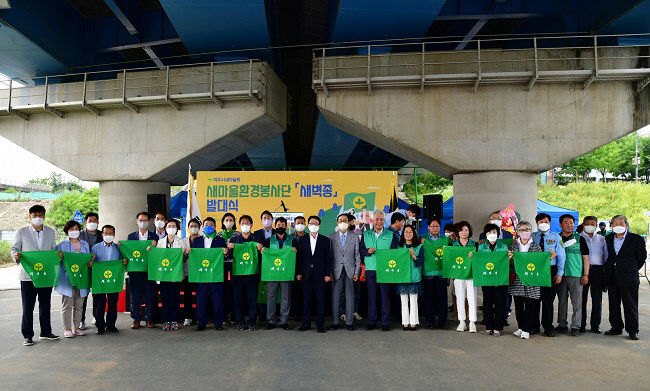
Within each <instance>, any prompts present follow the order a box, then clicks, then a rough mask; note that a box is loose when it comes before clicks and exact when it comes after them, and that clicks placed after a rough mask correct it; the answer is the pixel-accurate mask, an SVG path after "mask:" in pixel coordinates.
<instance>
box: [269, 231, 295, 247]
mask: <svg viewBox="0 0 650 391" xmlns="http://www.w3.org/2000/svg"><path fill="white" fill-rule="evenodd" d="M287 243H289V247H293V235H287V234H285V235H284V242H283V244H282V246H283V248H284V246H286V244H287ZM269 248H271V249H274V250H278V249H280V242H279V241H278V239H277V237H276V236H275V235H271V237H270V238H269Z"/></svg>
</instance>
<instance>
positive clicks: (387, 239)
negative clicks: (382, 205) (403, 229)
mask: <svg viewBox="0 0 650 391" xmlns="http://www.w3.org/2000/svg"><path fill="white" fill-rule="evenodd" d="M393 235H394V234H393V231H391V230H388V229H385V228H384V230H383V231H381V234H380V235H379V238H377V237H375V230H374V229H372V230H368V231H365V232H364V233H363V242H364V244H365V245H366V248H374V249H375V250H389V249H390V244H391V243H392V242H393ZM363 262H364V263H365V264H366V270H377V255H376V254H372V255H368V256H366V257H364V258H363Z"/></svg>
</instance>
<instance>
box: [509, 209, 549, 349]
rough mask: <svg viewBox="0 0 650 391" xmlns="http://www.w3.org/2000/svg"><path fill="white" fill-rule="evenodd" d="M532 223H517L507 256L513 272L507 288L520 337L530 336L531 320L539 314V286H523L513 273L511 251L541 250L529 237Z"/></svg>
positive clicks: (517, 333) (517, 332) (516, 332)
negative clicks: (515, 232)
mask: <svg viewBox="0 0 650 391" xmlns="http://www.w3.org/2000/svg"><path fill="white" fill-rule="evenodd" d="M532 229H533V228H532V225H531V224H530V223H529V222H527V221H520V222H519V224H517V239H516V240H513V242H512V245H510V251H509V253H508V256H509V257H510V273H511V275H512V274H514V280H513V279H512V278H510V280H511V281H512V282H511V284H510V287H509V288H508V293H509V294H511V295H512V296H514V298H515V314H516V316H517V327H518V328H517V331H515V333H514V334H515V336H517V337H521V339H528V338H530V330H531V329H532V327H533V320H534V319H535V317H537V316H539V304H538V303H536V302H537V301H539V298H540V287H538V286H524V285H523V283H522V282H521V280H520V279H519V276H517V274H516V273H515V266H514V262H513V261H512V259H513V256H512V253H513V252H541V251H542V248H541V247H539V244H537V243H535V242H533V241H532V239H531V233H532Z"/></svg>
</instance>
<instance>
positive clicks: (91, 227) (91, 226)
mask: <svg viewBox="0 0 650 391" xmlns="http://www.w3.org/2000/svg"><path fill="white" fill-rule="evenodd" d="M86 229H87V230H88V231H95V230H96V229H97V223H88V224H86Z"/></svg>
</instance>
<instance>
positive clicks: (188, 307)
mask: <svg viewBox="0 0 650 391" xmlns="http://www.w3.org/2000/svg"><path fill="white" fill-rule="evenodd" d="M181 290H182V291H183V317H184V318H185V319H197V317H195V316H194V314H195V313H196V311H194V308H193V307H192V304H193V302H194V300H193V296H194V294H193V292H194V293H196V291H197V290H196V284H194V283H193V282H189V281H188V279H187V277H185V278H184V279H183V281H182V282H181Z"/></svg>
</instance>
